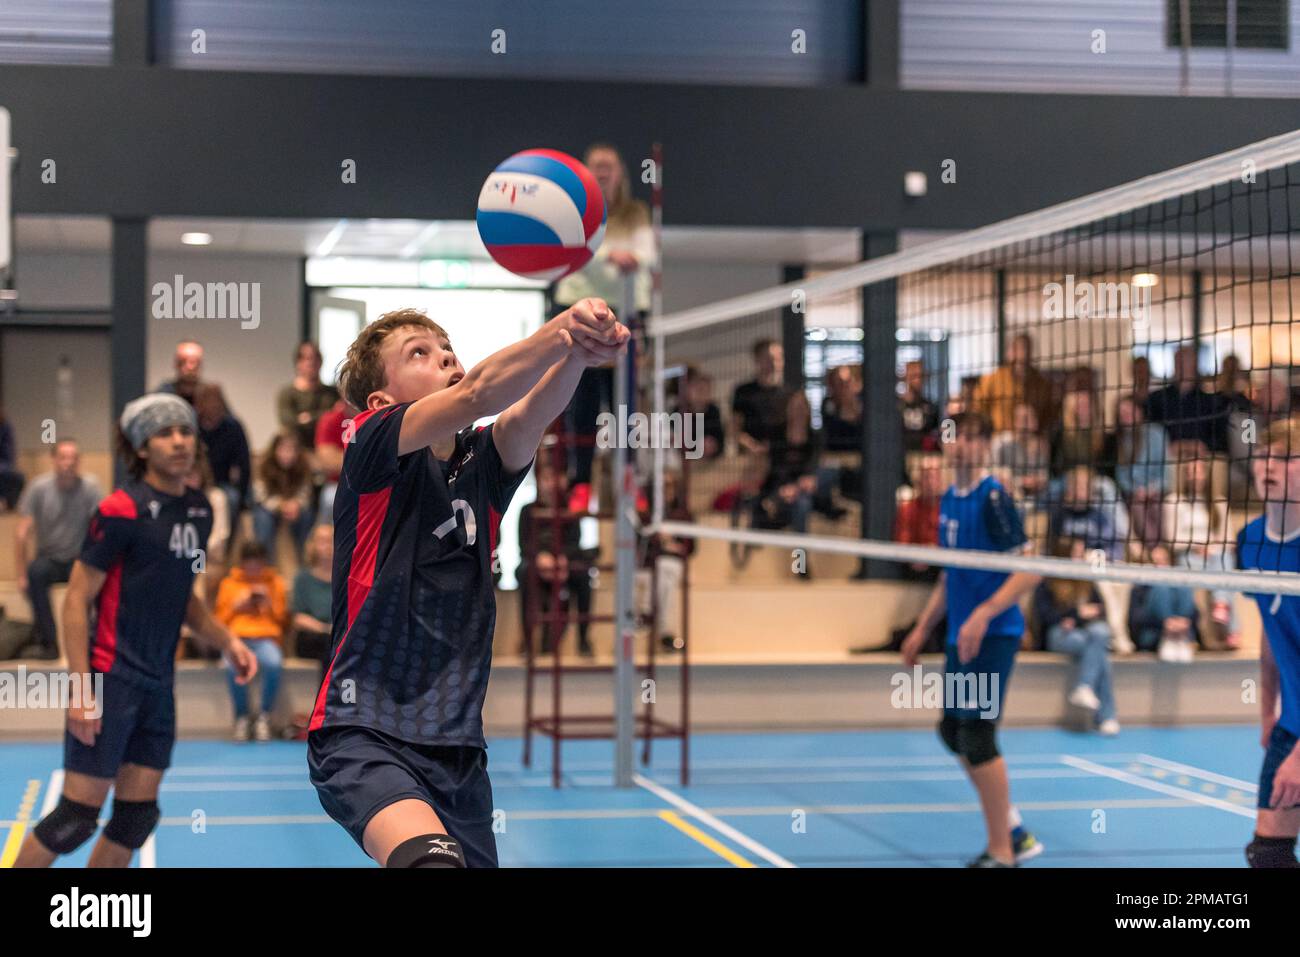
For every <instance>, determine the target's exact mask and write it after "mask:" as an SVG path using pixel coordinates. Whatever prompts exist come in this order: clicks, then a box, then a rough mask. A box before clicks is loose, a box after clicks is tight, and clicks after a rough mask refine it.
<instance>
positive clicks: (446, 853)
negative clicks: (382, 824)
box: [384, 834, 465, 867]
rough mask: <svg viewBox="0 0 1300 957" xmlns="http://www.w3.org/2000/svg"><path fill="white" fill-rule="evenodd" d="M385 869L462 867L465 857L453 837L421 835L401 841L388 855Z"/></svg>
mask: <svg viewBox="0 0 1300 957" xmlns="http://www.w3.org/2000/svg"><path fill="white" fill-rule="evenodd" d="M384 866H385V867H464V866H465V855H464V854H463V853H462V852H461V849H460V844H459V843H458V842H457V841H456V839H455V838H454V837H448V836H447V835H446V834H421V835H420V836H419V837H413V838H410V839H409V840H406V841H403V842H402V843H401V844H398V845H397V847H395V848H393V853H391V854H389V855H388V861H387V863H385V864H384Z"/></svg>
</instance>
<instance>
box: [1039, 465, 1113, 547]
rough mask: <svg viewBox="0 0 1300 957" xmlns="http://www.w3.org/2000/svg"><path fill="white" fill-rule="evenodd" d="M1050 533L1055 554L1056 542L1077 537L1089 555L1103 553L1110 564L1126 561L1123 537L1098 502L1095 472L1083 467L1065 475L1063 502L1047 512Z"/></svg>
mask: <svg viewBox="0 0 1300 957" xmlns="http://www.w3.org/2000/svg"><path fill="white" fill-rule="evenodd" d="M1047 534H1048V540H1049V542H1051V543H1052V545H1051V548H1052V550H1053V551H1055V550H1056V545H1055V543H1056V542H1059V541H1061V540H1062V539H1075V538H1077V539H1079V540H1081V541H1083V542H1084V544H1085V546H1086V547H1087V549H1088V551H1089V552H1094V551H1096V550H1101V551H1102V552H1104V553H1105V555H1106V560H1107V561H1123V559H1124V546H1125V541H1124V538H1123V537H1122V536H1121V535H1119V534H1118V531H1117V529H1116V527H1115V521H1114V518H1113V516H1112V514H1111V512H1110V510H1109V509H1106V508H1103V507H1102V506H1101V504H1100V503H1099V502H1098V501H1097V500H1096V498H1095V496H1094V492H1093V473H1092V470H1091V469H1089V468H1088V467H1087V466H1084V465H1078V466H1075V467H1074V468H1072V469H1070V471H1069V472H1067V473H1066V475H1065V485H1064V488H1063V489H1062V494H1061V500H1060V501H1059V502H1057V503H1054V504H1053V506H1052V508H1051V510H1050V511H1049V513H1048V531H1047Z"/></svg>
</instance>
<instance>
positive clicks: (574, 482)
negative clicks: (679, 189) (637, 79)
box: [554, 143, 655, 512]
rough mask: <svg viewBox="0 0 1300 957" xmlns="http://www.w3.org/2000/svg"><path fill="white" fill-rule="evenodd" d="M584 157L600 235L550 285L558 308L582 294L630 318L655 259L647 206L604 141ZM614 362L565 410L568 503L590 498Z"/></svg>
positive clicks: (646, 296)
mask: <svg viewBox="0 0 1300 957" xmlns="http://www.w3.org/2000/svg"><path fill="white" fill-rule="evenodd" d="M583 162H584V163H585V164H586V165H587V168H588V169H589V170H591V174H592V175H593V176H594V177H596V182H597V183H598V184H599V185H600V191H601V193H602V194H603V195H604V197H605V216H606V223H605V238H604V240H603V241H602V242H601V244H600V248H599V249H597V250H596V254H595V255H594V256H593V257H592V259H591V262H589V263H587V265H586V266H585V267H583V268H582V269H581V270H579V271H578V272H576V273H574V274H573V275H572V276H566V277H564V278H563V279H561V280H560V281H559V282H558V283H556V285H555V292H554V299H555V308H556V310H557V311H559V310H564V309H568V308H569V307H571V306H572V305H573V304H574V303H576V302H578V301H579V300H581V299H586V298H597V299H603V300H605V301H606V302H608V303H610V304H611V305H612V306H614V308H615V309H616V310H617V311H618V313H619V315H621V316H624V317H630V315H631V313H632V312H633V311H635V312H636V313H638V314H641V315H644V314H645V313H647V312H648V311H649V310H650V292H651V286H652V271H653V268H654V264H655V241H654V231H653V230H652V229H651V226H650V208H649V207H648V206H646V204H645V203H643V202H642V201H641V200H639V199H633V198H632V184H631V183H630V182H629V180H628V173H627V164H626V163H624V162H623V158H622V156H620V155H619V152H618V150H617V149H616V148H614V147H613V146H611V145H610V144H608V143H593V144H592V145H591V146H589V147H587V152H586V154H584V156H583ZM628 275H632V276H633V277H634V282H633V290H634V301H633V302H632V303H626V302H624V301H623V300H624V298H625V297H624V284H625V281H626V280H625V277H627V276H628ZM619 401H622V400H621V399H616V398H615V396H614V366H613V364H612V363H611V364H609V365H603V366H595V367H592V368H588V369H587V370H586V371H585V372H583V374H582V381H581V382H579V383H578V388H577V391H576V392H574V394H573V400H572V401H571V402H570V403H569V408H568V409H567V410H566V412H565V429H566V430H567V431H568V432H569V433H570V434H571V435H573V436H575V437H578V438H579V439H580V440H585V442H590V443H591V444H585V442H584V444H580V445H576V446H573V447H571V449H570V451H569V471H570V476H569V478H570V481H571V488H572V492H571V493H570V495H569V508H570V510H571V511H574V512H586V511H587V510H588V508H589V506H590V503H591V463H592V458H593V457H594V455H595V444H594V443H595V438H596V419H597V417H598V416H599V415H600V412H601V409H602V408H608V409H610V410H611V411H616V409H615V406H616V403H617V402H619Z"/></svg>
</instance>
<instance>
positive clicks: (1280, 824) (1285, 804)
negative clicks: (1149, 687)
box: [1237, 419, 1300, 867]
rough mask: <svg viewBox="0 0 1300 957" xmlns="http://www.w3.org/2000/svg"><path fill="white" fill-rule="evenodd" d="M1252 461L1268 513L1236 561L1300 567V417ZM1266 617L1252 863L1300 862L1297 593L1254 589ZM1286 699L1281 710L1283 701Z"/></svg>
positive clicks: (1276, 426)
mask: <svg viewBox="0 0 1300 957" xmlns="http://www.w3.org/2000/svg"><path fill="white" fill-rule="evenodd" d="M1260 452H1261V454H1259V455H1258V456H1257V457H1256V458H1255V459H1254V461H1253V462H1252V463H1251V471H1252V472H1253V476H1254V480H1255V490H1256V492H1257V493H1258V494H1259V496H1260V498H1262V499H1263V500H1264V514H1263V515H1261V516H1260V517H1259V518H1257V519H1255V520H1254V521H1252V522H1250V523H1249V524H1247V525H1246V527H1245V528H1243V529H1242V530H1241V531H1240V532H1239V533H1238V534H1237V564H1238V567H1239V568H1248V569H1253V570H1256V571H1261V572H1287V573H1291V574H1295V573H1296V572H1300V419H1280V420H1278V421H1277V422H1274V423H1273V424H1272V425H1271V426H1269V428H1268V430H1267V431H1266V432H1265V433H1264V436H1263V441H1262V443H1261V449H1260ZM1251 597H1253V598H1254V599H1255V602H1256V603H1257V604H1258V605H1259V612H1260V617H1261V618H1262V619H1263V621H1264V637H1265V640H1264V641H1263V642H1262V643H1261V645H1260V649H1259V672H1260V677H1259V685H1260V695H1259V707H1260V724H1261V725H1262V734H1261V735H1260V743H1261V744H1262V745H1263V747H1264V763H1263V767H1262V768H1261V769H1260V772H1259V794H1258V796H1257V798H1256V806H1257V808H1258V810H1257V812H1256V817H1255V836H1254V839H1253V840H1252V841H1251V842H1250V843H1249V844H1248V845H1246V860H1247V861H1248V862H1249V864H1250V866H1251V867H1300V862H1297V861H1296V856H1295V842H1296V833H1297V831H1300V745H1298V744H1297V742H1300V596H1296V595H1269V594H1264V593H1259V594H1252V596H1251ZM1279 698H1280V699H1281V710H1280V711H1279V709H1278V700H1279Z"/></svg>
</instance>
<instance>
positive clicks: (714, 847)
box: [659, 811, 758, 867]
mask: <svg viewBox="0 0 1300 957" xmlns="http://www.w3.org/2000/svg"><path fill="white" fill-rule="evenodd" d="M659 817H660V819H661V820H664V821H667V822H668V823H669V824H671V825H672V826H673V827H675V828H677V830H679V831H681V832H682V833H683V834H685V835H686V836H687V837H689V838H693V839H694V840H696V841H699V842H700V843H701V844H703V845H704V846H705V847H707V848H708V849H709V850H711V851H712V852H713V853H714V854H717V855H718V856H719V857H721V858H722V859H723V860H725V861H727V863H729V864H732V865H734V866H736V867H757V866H758V865H757V864H755V863H754V862H753V861H750V860H746V859H745V858H743V857H741V856H740V855H739V854H737V853H736V852H735V851H733V850H732V849H731V848H729V847H727V845H725V844H723V843H722V842H721V841H719V840H717V839H716V838H714V837H711V836H710V835H708V834H705V833H704V832H703V831H701V830H700V829H699V828H698V827H696V826H695V825H694V824H689V823H687V822H686V821H685V820H684V819H683V818H682V816H681V815H680V814H678V813H677V812H676V811H660V812H659Z"/></svg>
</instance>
